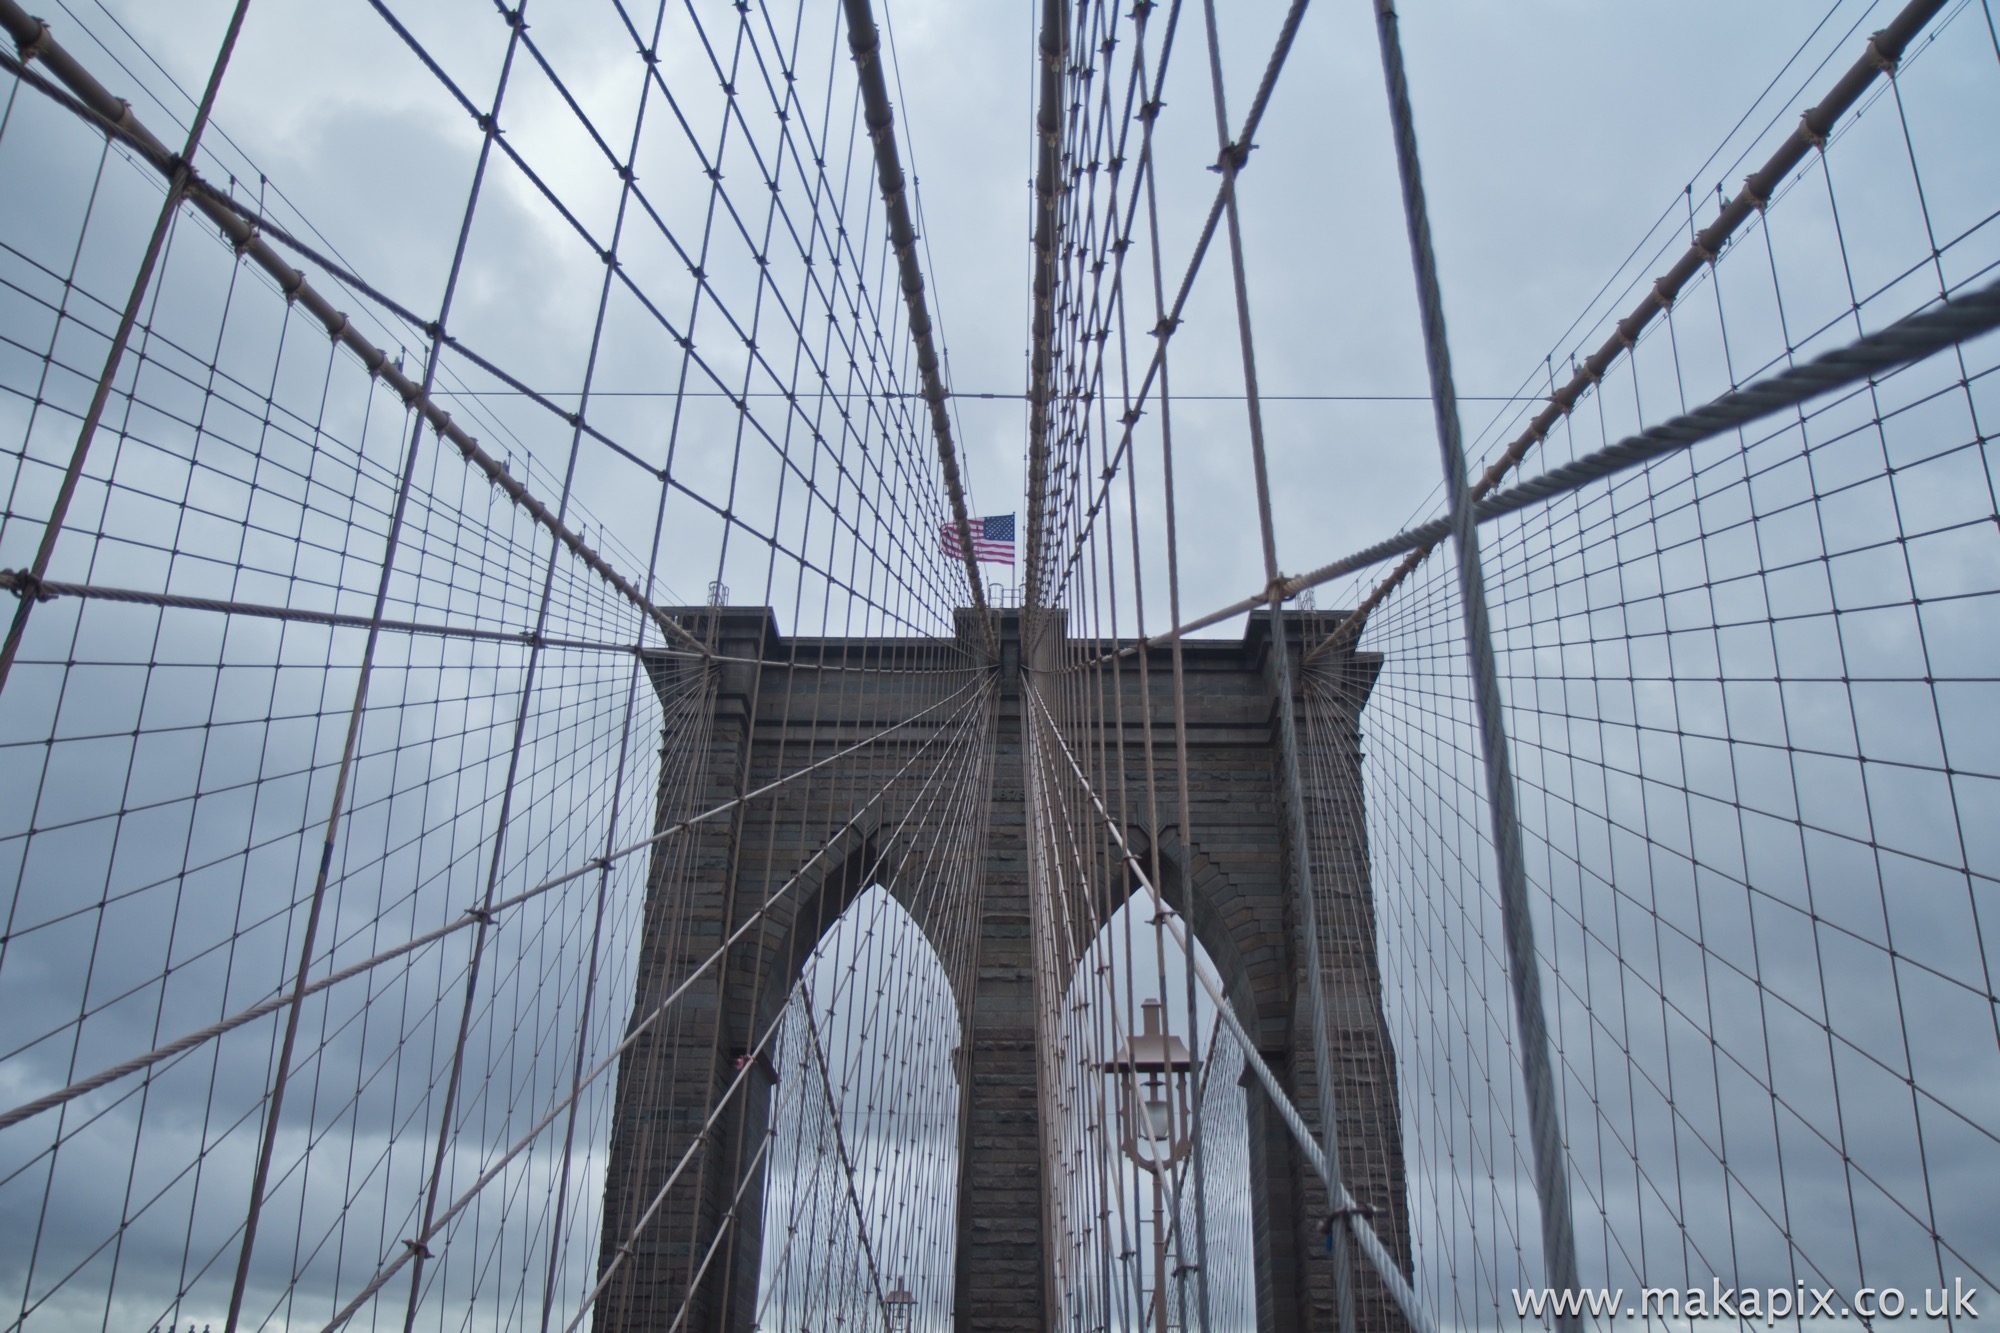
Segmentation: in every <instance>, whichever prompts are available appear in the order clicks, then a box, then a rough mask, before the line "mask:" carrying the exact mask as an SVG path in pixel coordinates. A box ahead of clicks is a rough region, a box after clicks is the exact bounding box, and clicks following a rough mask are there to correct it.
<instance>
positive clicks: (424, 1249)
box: [403, 1240, 437, 1259]
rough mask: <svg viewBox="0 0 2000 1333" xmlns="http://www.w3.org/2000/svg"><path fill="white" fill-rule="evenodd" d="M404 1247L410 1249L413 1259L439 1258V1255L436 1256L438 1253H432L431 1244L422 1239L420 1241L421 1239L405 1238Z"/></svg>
mask: <svg viewBox="0 0 2000 1333" xmlns="http://www.w3.org/2000/svg"><path fill="white" fill-rule="evenodd" d="M403 1248H404V1249H406V1250H408V1251H409V1252H410V1257H411V1258H412V1259H435V1258H437V1256H436V1255H434V1254H432V1253H431V1247H430V1246H428V1245H426V1244H424V1243H423V1242H422V1241H420V1240H405V1241H404V1242H403Z"/></svg>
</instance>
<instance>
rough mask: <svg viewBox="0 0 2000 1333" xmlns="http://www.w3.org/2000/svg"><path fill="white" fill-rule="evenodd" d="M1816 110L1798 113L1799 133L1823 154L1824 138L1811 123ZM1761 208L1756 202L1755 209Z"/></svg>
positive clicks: (1807, 109) (1758, 202) (1811, 109)
mask: <svg viewBox="0 0 2000 1333" xmlns="http://www.w3.org/2000/svg"><path fill="white" fill-rule="evenodd" d="M1818 110H1819V108H1818V107H1816V106H1810V107H1807V108H1806V109H1805V110H1804V111H1802V112H1800V113H1799V133H1800V134H1802V135H1804V136H1805V140H1806V142H1807V143H1809V144H1811V145H1812V146H1813V147H1815V148H1817V149H1819V151H1820V152H1822V153H1824V152H1825V151H1826V136H1825V135H1824V134H1821V133H1820V132H1819V130H1818V129H1817V128H1816V127H1815V126H1814V125H1813V123H1812V118H1813V113H1814V112H1815V111H1818ZM1745 179H1746V180H1747V179H1748V177H1745ZM1752 198H1755V196H1754V195H1753V196H1752ZM1763 206H1764V201H1763V200H1761V199H1759V200H1757V207H1758V208H1762V207H1763Z"/></svg>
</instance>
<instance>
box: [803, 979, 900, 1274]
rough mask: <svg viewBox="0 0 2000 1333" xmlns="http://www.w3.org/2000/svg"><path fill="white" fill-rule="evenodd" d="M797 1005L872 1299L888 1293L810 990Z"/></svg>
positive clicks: (804, 991) (806, 988)
mask: <svg viewBox="0 0 2000 1333" xmlns="http://www.w3.org/2000/svg"><path fill="white" fill-rule="evenodd" d="M799 1002H800V1003H801V1004H803V1005H804V1006H805V1016H806V1022H805V1028H806V1040H807V1041H808V1042H809V1043H810V1044H811V1049H812V1062H813V1067H814V1068H816V1069H818V1070H819V1085H820V1089H821V1091H823V1092H824V1093H825V1094H826V1118H827V1123H828V1124H829V1126H830V1127H831V1128H832V1130H833V1146H834V1149H835V1150H836V1151H837V1152H838V1154H839V1159H840V1174H841V1181H842V1183H843V1184H845V1185H846V1186H847V1202H848V1206H849V1207H851V1208H853V1209H854V1229H855V1232H856V1234H858V1235H859V1236H860V1237H861V1250H862V1253H863V1254H864V1255H866V1256H867V1259H868V1278H869V1281H871V1282H872V1283H874V1286H875V1299H876V1300H878V1301H879V1300H881V1299H882V1298H883V1297H884V1296H886V1295H887V1294H888V1293H887V1292H886V1291H884V1290H883V1288H882V1270H881V1267H880V1266H879V1265H878V1264H877V1263H876V1262H875V1243H874V1241H873V1240H872V1239H871V1238H870V1237H869V1235H868V1212H867V1210H866V1209H865V1208H863V1207H862V1206H861V1195H860V1193H859V1192H858V1191H857V1190H856V1188H855V1185H854V1159H853V1158H852V1157H850V1156H848V1153H847V1135H846V1133H845V1132H844V1131H843V1130H842V1128H841V1123H840V1099H839V1098H838V1097H836V1096H834V1093H833V1076H832V1075H831V1074H829V1073H828V1072H827V1068H826V1050H825V1048H824V1047H823V1046H822V1045H821V1044H820V1039H819V1016H818V1015H817V1014H815V1013H814V1012H813V1002H812V987H810V986H801V987H799Z"/></svg>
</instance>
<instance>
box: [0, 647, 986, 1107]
mask: <svg viewBox="0 0 2000 1333" xmlns="http://www.w3.org/2000/svg"><path fill="white" fill-rule="evenodd" d="M982 681H983V678H982V679H975V680H973V681H969V682H967V683H966V684H965V685H962V686H960V687H959V688H958V689H957V690H956V691H954V692H953V693H951V694H949V695H947V696H946V697H945V698H943V699H941V700H939V701H938V702H937V703H935V704H933V705H931V706H930V707H929V708H926V709H924V710H923V711H922V712H920V713H915V714H912V715H911V716H910V717H908V718H905V719H904V720H903V721H901V722H898V723H896V724H895V725H894V726H890V727H886V728H884V729H883V730H881V731H878V732H876V733H875V734H874V735H872V736H868V737H866V738H864V739H862V740H859V741H856V742H855V743H854V744H852V745H850V746H848V747H846V748H845V749H842V750H836V751H834V752H833V753H832V754H830V755H828V756H826V758H824V759H820V760H818V761H816V762H814V763H811V764H808V765H807V766H806V767H804V768H801V769H799V770H797V771H796V772H793V773H788V774H786V775H785V776H784V777H782V778H778V779H776V780H774V781H771V782H768V783H766V784H764V785H763V786H761V787H759V788H757V789H756V790H754V791H749V792H745V793H744V794H743V795H741V796H738V797H735V798H733V799H731V800H728V801H724V802H723V803H722V804H720V805H718V806H715V807H714V808H713V809H709V810H704V811H702V812H701V813H700V814H698V815H691V816H689V817H688V818H686V819H683V820H681V821H680V822H678V823H676V824H673V825H671V826H670V827H668V828H664V829H662V830H660V831H659V832H658V833H655V834H654V835H653V836H651V837H650V838H647V839H645V840H644V841H641V842H635V843H632V844H631V845H629V846H626V847H621V848H619V849H618V850H616V851H613V852H607V853H606V854H604V855H603V856H597V857H592V858H591V859H590V860H588V861H586V862H584V864H582V865H580V866H578V867H576V868H575V869H573V870H568V871H565V872H564V873H562V874H560V875H557V876H554V877H553V878H550V879H545V880H543V881H541V882H540V883H539V884H536V885H533V886H532V887H530V888H526V889H523V890H522V891H521V892H519V893H517V894H514V895H513V896H512V897H508V898H502V899H500V900H499V901H497V902H495V903H494V904H493V905H492V907H490V908H487V909H484V910H482V911H479V912H477V913H474V912H467V913H466V914H465V915H464V916H462V917H460V918H458V919H457V920H456V921H453V922H450V923H449V924H447V925H443V926H439V927H438V928H437V929H436V930H432V931H427V932H426V933H424V934H422V935H418V936H416V937H415V938H413V939H408V940H405V941H403V942H402V943H401V944H398V945H395V946H393V947H391V948H388V949H385V950H383V951H381V952H380V953H376V954H373V955H371V956H370V957H368V958H364V959H362V960H361V961H359V962H357V963H353V964H351V965H349V966H347V967H344V968H341V969H340V970H339V971H337V972H332V973H329V974H328V975H326V976H324V977H321V978H320V979H319V980H318V981H315V982H312V983H311V984H310V985H308V986H306V987H305V988H304V989H303V990H302V991H301V992H300V998H301V999H304V998H306V997H309V996H312V995H317V994H318V993H319V992H321V991H323V990H327V989H329V988H331V987H333V986H336V985H339V984H340V983H341V982H343V981H348V980H351V979H352V978H354V977H358V976H360V975H362V974H363V973H366V972H371V971H373V970H374V969H375V968H378V967H380V966H382V965H383V964H384V963H389V962H393V961H395V960H396V959H398V958H401V957H403V956H405V955H407V954H411V953H414V952H416V951H417V950H419V949H422V948H425V947H426V946H428V945H431V944H435V943H436V942H437V941H439V940H441V939H444V938H446V937H447V936H449V935H453V934H456V933H457V932H458V931H461V930H465V929H467V928H468V927H471V926H475V925H478V924H480V923H481V920H482V918H485V917H489V916H497V915H499V914H500V913H501V912H504V911H507V910H509V909H510V908H514V907H518V906H520V905H521V904H522V903H525V902H528V901H530V900H532V899H535V898H539V897H541V896H542V895H543V894H545V893H547V892H549V891H550V890H551V889H557V888H560V887H562V886H563V885H565V884H568V883H570V882H571V881H573V880H577V879H581V878H582V877H583V876H585V875H588V874H591V873H592V872H594V871H599V870H604V869H607V868H609V867H610V866H611V865H612V864H614V863H616V862H618V861H620V860H623V859H624V858H625V857H627V856H630V855H631V854H632V853H634V852H639V851H644V850H646V849H648V848H651V847H654V846H657V845H658V844H660V843H663V842H666V841H667V840H668V839H670V838H673V837H676V836H678V835H680V834H682V833H684V832H686V831H687V830H688V829H690V828H693V827H694V826H695V825H697V824H702V823H706V822H707V821H708V820H711V819H714V818H715V817H716V816H718V815H722V814H727V813H729V812H730V811H732V810H734V809H736V808H737V807H738V806H741V805H745V804H747V803H749V802H751V801H755V800H757V799H759V798H761V797H764V796H767V795H769V794H770V793H772V792H774V791H776V790H777V789H778V788H780V787H783V786H786V785H788V784H790V783H792V782H796V781H797V780H798V779H800V778H802V777H805V776H806V775H808V774H810V773H813V772H815V771H816V770H818V769H821V768H825V767H826V766H827V765H828V764H831V763H834V762H836V761H837V760H840V759H844V758H846V757H847V756H849V755H851V754H854V753H855V752H856V751H858V750H862V749H865V748H867V747H868V746H871V745H875V744H877V743H879V742H880V741H881V740H883V739H884V738H885V737H887V736H890V735H892V734H894V733H896V732H898V731H902V730H904V729H905V728H907V727H910V726H913V725H915V724H916V723H918V722H920V721H922V720H923V719H924V718H925V717H928V716H929V715H930V714H932V713H935V712H937V711H938V710H939V709H941V708H944V707H945V706H947V705H948V704H951V703H953V702H954V701H955V700H957V699H959V698H960V697H961V696H963V695H964V694H965V693H966V691H968V690H971V689H973V688H975V687H976V686H978V685H980V684H981V683H982ZM928 744H929V742H926V745H928ZM919 752H920V753H921V750H920V751H919ZM905 767H907V765H905ZM781 892H782V891H781ZM774 901H775V898H774ZM753 920H754V918H753ZM732 939H733V937H732ZM723 947H725V948H726V947H727V943H725V944H724V946H723ZM710 961H711V962H712V961H713V958H711V959H710ZM707 966H708V963H704V964H703V965H702V968H703V969H706V967H707ZM289 1003H291V995H290V993H289V992H286V993H284V994H281V995H274V996H271V997H269V998H268V999H265V1000H262V1001H260V1002H258V1003H257V1004H254V1005H251V1006H250V1007H249V1008H247V1009H243V1010H239V1011H238V1012H236V1013H234V1014H232V1015H230V1016H229V1017H228V1018H225V1019H222V1020H221V1021H219V1022H216V1023H211V1024H210V1025H209V1026H207V1027H205V1028H200V1029H198V1030H196V1031H194V1032H190V1033H188V1034H186V1035H185V1036H182V1037H178V1038H176V1039H175V1040H173V1041H170V1042H167V1043H166V1044H165V1045H162V1046H158V1047H155V1048H154V1049H153V1050H151V1051H148V1052H146V1053H145V1054H144V1055H138V1056H134V1057H133V1058H132V1059H130V1060H126V1061H123V1062H121V1063H119V1064H116V1065H112V1066H111V1067H110V1068H108V1069H103V1070H100V1071H98V1072H97V1073H95V1074H92V1075H90V1076H89V1077H88V1078H83V1079H79V1080H77V1081H76V1082H74V1083H72V1084H70V1085H69V1086H68V1087H65V1088H61V1089H58V1090H57V1091H55V1092H51V1093H49V1094H48V1095H46V1096H43V1097H37V1098H36V1099H35V1100H33V1101H31V1102H24V1103H22V1104H21V1105H19V1106H17V1107H15V1108H13V1109H12V1110H10V1111H7V1112H4V1113H0V1129H7V1128H10V1127H12V1126H14V1125H17V1124H19V1123H21V1122H22V1121H24V1120H28V1119H31V1118H33V1117H34V1116H37V1115H40V1114H41V1113H42V1112H44V1111H47V1110H51V1109H53V1108H55V1107H57V1106H61V1105H63V1104H64V1103H66V1102H72V1101H75V1100H76V1099H77V1098H78V1097H81V1096H83V1095H84V1094H85V1093H88V1092H93V1091H95V1090H97V1089H98V1088H101V1087H104V1086H106V1085H107V1084H111V1083H116V1082H117V1081H118V1080H119V1079H122V1078H125V1077H127V1076H129V1075H131V1074H136V1073H138V1072H139V1071H140V1070H143V1069H149V1068H151V1067H152V1066H154V1065H156V1064H159V1063H160V1062H161V1061H162V1060H167V1059H171V1058H172V1057H174V1056H176V1055H179V1054H181V1053H182V1052H183V1051H188V1050H192V1049H194V1048H195V1047H197V1046H200V1045H203V1044H204V1043H206V1042H210V1041H213V1040H215V1039H216V1038H217V1037H221V1036H223V1035H225V1034H227V1033H230V1032H233V1031H235V1030H236V1029H237V1028H240V1027H242V1026H243V1025H244V1024H246V1023H252V1022H255V1021H256V1020H257V1019H259V1018H262V1017H264V1016H266V1015H268V1014H271V1013H275V1012H276V1011H277V1010H279V1009H282V1008H284V1007H285V1006H286V1005H287V1004H289Z"/></svg>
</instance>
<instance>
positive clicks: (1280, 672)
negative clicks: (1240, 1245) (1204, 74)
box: [1202, 0, 1354, 1333]
mask: <svg viewBox="0 0 2000 1333" xmlns="http://www.w3.org/2000/svg"><path fill="white" fill-rule="evenodd" d="M1304 11H1305V5H1304V3H1303V0H1298V2H1297V3H1294V4H1293V5H1292V6H1291V9H1290V11H1289V12H1288V13H1287V14H1286V16H1285V26H1284V30H1283V32H1282V34H1281V35H1280V37H1279V39H1278V46H1277V53H1276V54H1275V55H1273V56H1272V62H1273V64H1276V63H1277V62H1278V61H1280V60H1282V59H1283V57H1284V54H1285V51H1286V48H1287V47H1289V46H1290V44H1291V40H1292V37H1293V36H1294V35H1295V34H1296V33H1297V32H1298V26H1299V20H1300V19H1301V18H1303V17H1304ZM1202 12H1203V15H1204V17H1205V18H1206V20H1207V28H1208V62H1209V74H1210V78H1211V81H1212V82H1213V84H1214V95H1215V136H1216V140H1217V145H1218V148H1219V150H1220V151H1219V156H1218V160H1217V166H1218V167H1219V168H1220V169H1221V171H1222V180H1223V189H1222V197H1223V202H1224V213H1225V216H1226V220H1227V222H1228V228H1229V261H1230V273H1231V276H1232V278H1233V279H1234V282H1235V288H1236V324H1237V340H1238V342H1239V343H1240V344H1241V346H1242V350H1243V397H1244V405H1245V407H1246V408H1247V409H1248V412H1249V418H1250V422H1249V424H1250V456H1251V462H1252V463H1253V465H1254V470H1255V473H1256V480H1257V519H1258V523H1259V526H1260V528H1261V530H1262V534H1263V539H1264V577H1265V579H1266V580H1267V587H1268V589H1269V592H1270V608H1271V669H1272V683H1273V686H1274V693H1276V695H1277V696H1278V759H1279V767H1280V773H1279V785H1280V787H1281V788H1282V792H1281V793H1280V795H1281V797H1282V799H1283V801H1284V813H1285V839H1286V841H1287V842H1288V843H1290V844H1291V848H1290V850H1291V870H1292V888H1293V892H1294V893H1295V894H1296V895H1297V899H1298V912H1299V923H1298V924H1299V931H1300V933H1301V934H1302V935H1303V937H1304V945H1305V949H1304V952H1305V965H1306V966H1305V971H1306V992H1307V999H1308V1001H1309V1004H1310V1007H1311V1013H1312V1042H1313V1069H1314V1071H1315V1073H1317V1075H1318V1092H1319V1122H1320V1123H1319V1130H1320V1142H1321V1151H1322V1152H1323V1153H1324V1154H1325V1155H1326V1164H1327V1172H1328V1183H1329V1190H1328V1194H1329V1198H1328V1200H1327V1207H1328V1208H1329V1209H1333V1210H1336V1211H1338V1210H1339V1209H1340V1206H1341V1205H1340V1199H1339V1195H1340V1193H1341V1183H1342V1181H1341V1172H1340V1133H1339V1120H1340V1117H1339V1104H1338V1103H1337V1102H1336V1101H1335V1096H1334V1083H1333V1045H1332V1040H1331V1033H1330V1027H1331V1024H1330V1022H1329V1020H1328V1017H1327V1011H1326V973H1325V971H1324V968H1323V963H1322V960H1321V958H1320V949H1319V919H1318V911H1317V906H1316V904H1315V903H1314V901H1313V897H1314V889H1313V876H1312V858H1311V856H1310V855H1309V853H1308V851H1307V847H1306V837H1305V833H1306V816H1305V798H1304V793H1303V791H1302V789H1301V786H1300V783H1301V779H1300V776H1299V749H1298V731H1297V719H1296V718H1294V717H1293V709H1292V658H1291V652H1292V650H1291V643H1290V640H1289V637H1288V636H1287V635H1286V633H1285V603H1284V592H1283V580H1282V578H1281V576H1280V575H1279V573H1278V541H1277V534H1276V530H1275V529H1274V527H1273V526H1272V521H1271V482H1270V470H1269V468H1268V467H1267V465H1266V463H1265V458H1264V417H1263V410H1262V407H1261V405H1260V403H1259V401H1258V397H1257V358H1256V349H1255V346H1254V344H1253V342H1252V340H1251V336H1250V291H1249V284H1248V281H1247V279H1246V278H1245V276H1244V270H1243V229H1242V224H1241V221H1240V218H1239V215H1238V209H1237V202H1236V173H1237V172H1238V171H1239V170H1240V169H1241V168H1242V166H1243V163H1244V161H1245V160H1246V159H1247V158H1248V156H1249V153H1250V144H1249V143H1248V142H1247V141H1246V142H1238V143H1231V142H1230V141H1229V121H1228V113H1227V111H1226V110H1225V109H1224V105H1223V97H1222V48H1221V45H1220V40H1219V35H1218V33H1217V29H1216V19H1215V0H1203V4H1202ZM1327 1235H1328V1237H1329V1238H1330V1240H1331V1241H1332V1245H1333V1286H1334V1307H1335V1312H1336V1315H1337V1317H1338V1319H1339V1328H1340V1333H1354V1281H1353V1276H1354V1274H1353V1269H1354V1265H1353V1263H1352V1261H1351V1259H1350V1257H1349V1251H1348V1236H1347V1230H1346V1228H1345V1227H1342V1226H1332V1227H1329V1228H1328V1230H1327Z"/></svg>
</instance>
